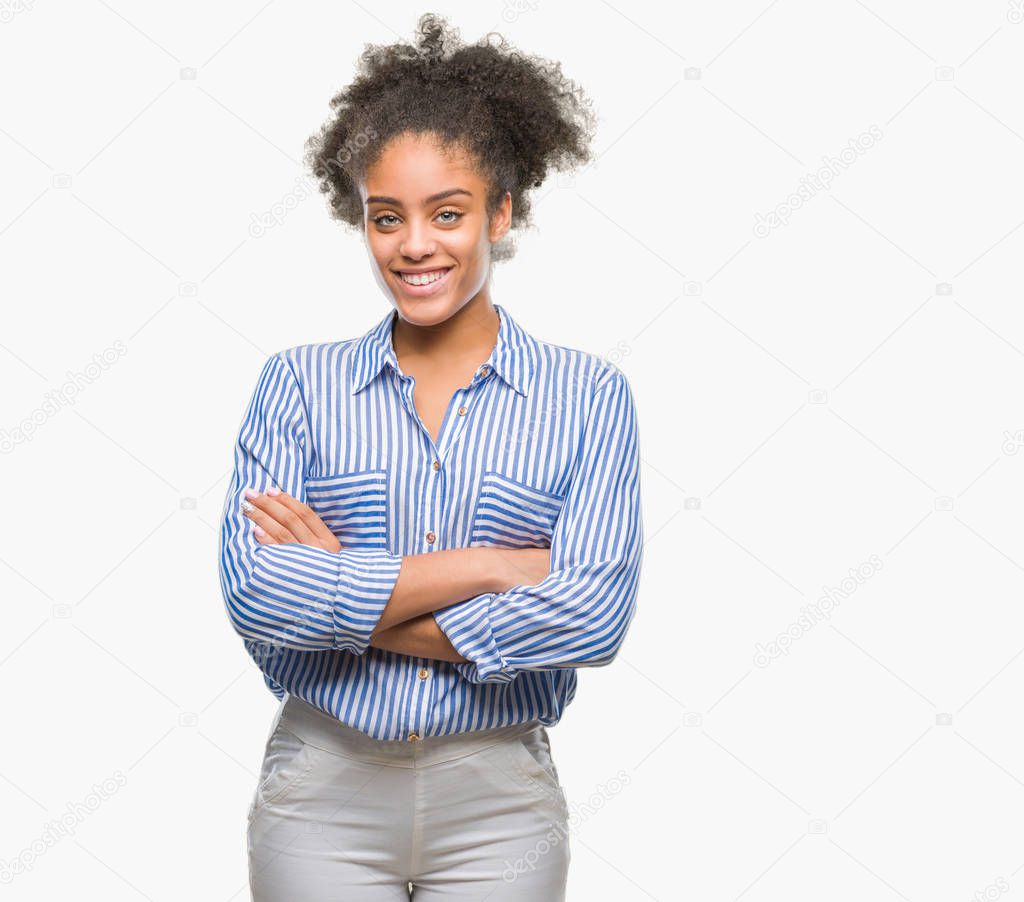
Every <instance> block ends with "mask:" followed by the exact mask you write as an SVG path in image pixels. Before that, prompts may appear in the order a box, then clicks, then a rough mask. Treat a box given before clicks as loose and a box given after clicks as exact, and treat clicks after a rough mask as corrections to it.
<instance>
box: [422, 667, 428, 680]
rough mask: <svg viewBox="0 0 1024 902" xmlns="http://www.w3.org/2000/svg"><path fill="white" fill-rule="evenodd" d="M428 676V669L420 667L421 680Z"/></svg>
mask: <svg viewBox="0 0 1024 902" xmlns="http://www.w3.org/2000/svg"><path fill="white" fill-rule="evenodd" d="M428 676H430V671H429V670H427V668H426V667H421V668H420V679H421V680H425V679H426V678H427V677H428Z"/></svg>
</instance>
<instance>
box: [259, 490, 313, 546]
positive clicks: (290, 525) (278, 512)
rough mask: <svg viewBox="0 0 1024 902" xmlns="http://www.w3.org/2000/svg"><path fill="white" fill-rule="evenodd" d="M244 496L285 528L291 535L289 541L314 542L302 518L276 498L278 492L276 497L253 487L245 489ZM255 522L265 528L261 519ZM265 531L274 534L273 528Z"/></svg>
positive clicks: (277, 524) (311, 543)
mask: <svg viewBox="0 0 1024 902" xmlns="http://www.w3.org/2000/svg"><path fill="white" fill-rule="evenodd" d="M245 497H246V499H247V500H248V501H249V503H250V504H252V505H253V506H254V507H255V508H257V509H258V510H259V511H260V512H261V513H263V514H265V515H266V516H267V517H269V518H270V520H271V521H272V522H273V523H274V524H276V526H277V527H279V528H283V529H285V530H287V532H288V534H289V535H291V536H292V537H293V538H292V539H291V541H293V542H301V543H302V544H303V545H313V544H316V542H315V536H314V535H313V533H312V532H311V531H310V529H309V527H308V526H306V524H305V523H304V522H303V520H302V518H301V517H299V515H298V514H296V513H295V511H293V510H292V509H291V508H290V507H287V506H286V505H284V504H281V503H280V502H279V501H278V500H277V499H278V498H280V497H281V495H280V494H279V495H277V497H271V496H270V495H267V494H266V493H263V492H257V491H256V490H255V489H246V490H245ZM257 522H258V523H259V524H260V526H262V527H263V528H264V529H267V525H266V524H265V523H264V522H263V520H257ZM267 531H268V532H270V533H271V535H276V534H275V533H274V532H273V530H270V529H268V530H267Z"/></svg>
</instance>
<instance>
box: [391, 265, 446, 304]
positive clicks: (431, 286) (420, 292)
mask: <svg viewBox="0 0 1024 902" xmlns="http://www.w3.org/2000/svg"><path fill="white" fill-rule="evenodd" d="M452 269H454V267H451V266H448V267H437V268H436V269H432V270H424V271H422V272H419V273H416V275H429V274H430V273H433V272H441V271H443V272H444V275H443V276H441V277H440V278H435V279H433V280H432V281H430V282H427V283H426V284H424V285H416V284H414V283H412V282H407V281H406V280H405V279H403V278H402V274H401V271H396V270H393V272H394V273H395V279H396V280H397V281H398V283H399V284H400V285H401V286H402V290H403V291H404V292H405V293H406V294H409V295H412V296H414V297H424V296H426V295H431V294H434V293H435V292H437V291H440V290H441V288H442V287H443V286H444V285H446V284H447V282H448V277H449V275H450V274H451V271H452Z"/></svg>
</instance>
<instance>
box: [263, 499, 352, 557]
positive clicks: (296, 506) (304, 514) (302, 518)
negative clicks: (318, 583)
mask: <svg viewBox="0 0 1024 902" xmlns="http://www.w3.org/2000/svg"><path fill="white" fill-rule="evenodd" d="M267 495H269V496H270V497H272V498H273V499H274V500H275V501H277V502H278V503H279V504H281V505H283V506H284V507H286V508H288V509H289V510H290V511H292V513H294V514H295V516H296V517H298V518H299V522H300V523H301V524H302V526H304V527H305V528H306V529H308V530H309V533H310V535H311V536H312V537H313V539H314V542H315V543H316V544H318V545H320V546H321V547H323V548H334V547H337V545H338V540H337V537H336V536H335V535H334V533H333V532H331V530H330V528H329V527H328V526H327V524H326V523H324V521H323V520H322V519H320V516H319V515H318V514H317V513H316V511H314V510H313V509H312V508H311V507H310V506H309V505H308V504H303V503H302V502H301V501H299V499H298V498H296V497H294V496H293V495H289V494H288V493H287V492H283V491H281V490H280V489H276V488H271V489H267ZM293 532H294V530H293ZM307 544H313V543H307Z"/></svg>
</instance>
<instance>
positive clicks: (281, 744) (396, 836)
mask: <svg viewBox="0 0 1024 902" xmlns="http://www.w3.org/2000/svg"><path fill="white" fill-rule="evenodd" d="M568 821H569V811H568V806H567V804H566V798H565V793H564V792H563V790H562V786H561V784H560V783H559V779H558V771H557V769H556V768H555V764H554V761H553V760H552V757H551V744H550V741H549V738H548V733H547V730H546V729H545V727H544V726H543V725H542V724H540V723H539V722H538V721H531V722H529V723H522V724H515V725H513V726H506V727H497V728H494V729H489V730H481V731H474V732H469V733H459V734H455V735H452V736H428V737H425V738H423V739H420V740H418V741H409V740H388V741H382V740H379V739H374V738H372V737H371V736H368V735H367V734H366V733H363V732H362V731H360V730H356V729H354V728H352V727H349V726H347V725H345V724H342V723H340V722H339V721H338V720H337V719H335V718H333V717H329V716H328V715H326V714H324V713H323V712H322V711H320V710H319V709H317V708H315V707H313V706H312V705H309V704H307V703H306V702H304V701H302V700H301V699H299V698H296V697H294V696H291V695H288V696H286V697H285V700H284V701H283V702H282V704H281V707H280V709H279V710H278V713H277V716H276V717H275V719H274V723H273V725H272V728H271V732H270V736H269V738H268V739H267V746H266V752H265V755H264V759H263V769H262V772H261V774H260V780H259V784H258V785H257V787H256V793H255V796H254V798H253V802H252V806H251V807H250V809H249V820H248V849H249V880H250V886H251V888H252V898H253V902H314V900H316V902H398V900H402V902H408V900H410V899H412V900H415V902H441V900H474V902H483V900H484V899H486V900H487V902H512V900H516V902H527V900H529V902H563V900H564V899H565V885H566V878H567V875H568V868H569V861H570V850H569V835H568Z"/></svg>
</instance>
